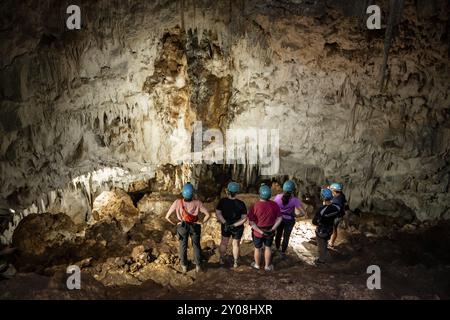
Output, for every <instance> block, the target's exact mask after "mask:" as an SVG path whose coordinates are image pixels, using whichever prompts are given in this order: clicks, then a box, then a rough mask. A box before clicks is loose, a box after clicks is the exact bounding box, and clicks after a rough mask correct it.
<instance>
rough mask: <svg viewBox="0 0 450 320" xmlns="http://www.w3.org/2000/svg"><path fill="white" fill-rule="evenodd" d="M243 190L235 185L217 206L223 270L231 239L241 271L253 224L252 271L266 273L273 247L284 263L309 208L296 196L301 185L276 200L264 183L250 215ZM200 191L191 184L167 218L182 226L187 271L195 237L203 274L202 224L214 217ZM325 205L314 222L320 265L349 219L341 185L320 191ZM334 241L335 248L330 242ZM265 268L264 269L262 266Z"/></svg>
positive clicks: (181, 245) (285, 190)
mask: <svg viewBox="0 0 450 320" xmlns="http://www.w3.org/2000/svg"><path fill="white" fill-rule="evenodd" d="M239 191H240V185H239V184H238V183H237V182H230V183H229V184H228V186H227V188H226V197H224V198H221V199H220V200H219V202H218V204H217V206H216V217H217V221H218V222H219V223H220V224H221V235H222V238H221V242H220V246H219V254H220V259H219V263H220V264H221V265H224V264H225V261H226V260H225V257H226V251H227V247H228V244H229V241H230V238H231V239H232V252H233V261H234V263H233V267H234V268H237V267H238V266H239V257H240V244H241V239H242V236H243V234H244V225H245V223H246V221H249V225H250V227H251V229H252V239H253V245H254V247H255V248H254V261H253V262H252V263H251V267H252V268H254V269H258V270H259V269H262V268H264V270H265V271H272V270H274V266H273V263H272V245H273V242H275V248H276V250H277V251H278V252H279V253H280V255H281V258H282V259H285V258H286V250H287V248H288V245H289V238H290V235H291V232H292V230H293V228H294V225H295V222H296V217H303V216H306V210H305V206H304V205H303V203H302V201H301V200H300V199H299V198H298V197H296V196H295V194H296V185H295V183H294V181H292V180H288V181H285V182H284V184H283V192H282V193H280V194H277V195H276V196H275V197H273V198H272V189H271V188H270V187H269V186H268V185H266V184H262V185H261V186H260V188H259V200H258V201H256V203H254V204H253V205H252V206H250V208H249V209H248V210H247V208H246V205H245V203H244V202H243V201H241V200H239V199H238V198H237V195H238V193H239ZM194 193H195V189H194V186H193V185H192V184H191V183H189V182H188V183H186V184H185V185H184V186H183V188H182V192H181V196H182V197H181V198H180V199H177V200H175V202H174V203H173V204H172V206H171V207H170V209H169V210H168V212H167V214H166V217H165V218H166V220H167V221H168V222H170V223H171V224H172V225H175V226H176V227H177V235H178V239H179V258H180V264H181V268H182V272H183V273H186V272H187V270H188V259H187V247H188V240H189V238H191V241H192V246H193V253H194V263H195V266H196V267H195V270H196V271H197V272H200V271H201V270H202V267H201V246H200V237H201V229H202V225H203V224H205V223H206V222H207V221H208V220H209V218H210V216H211V215H210V213H209V212H208V210H207V209H206V208H205V206H204V205H203V203H202V202H201V201H200V200H196V199H194ZM320 197H321V200H322V205H321V206H320V207H319V208H318V209H317V211H316V212H315V215H314V218H313V219H312V222H313V224H314V225H315V226H316V240H317V246H318V251H319V255H318V258H317V259H316V260H315V263H316V265H320V264H324V263H326V262H327V261H328V260H329V256H328V245H330V246H334V244H335V241H336V238H337V231H338V225H339V223H340V221H341V220H342V218H343V216H344V215H345V208H346V202H347V201H346V197H345V195H344V193H343V185H342V184H341V183H333V184H331V185H330V186H325V187H323V188H322V189H321V191H320ZM174 213H175V214H176V219H177V222H173V221H172V219H171V216H172V215H173V214H174ZM200 213H203V214H204V218H203V221H202V222H200V220H199V214H200ZM329 241H330V243H328V242H329ZM263 263H264V265H263Z"/></svg>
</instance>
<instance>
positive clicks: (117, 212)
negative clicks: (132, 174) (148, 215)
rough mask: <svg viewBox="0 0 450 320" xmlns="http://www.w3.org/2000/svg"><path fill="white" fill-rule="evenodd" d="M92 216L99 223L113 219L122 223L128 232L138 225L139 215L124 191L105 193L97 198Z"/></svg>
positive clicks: (117, 190)
mask: <svg viewBox="0 0 450 320" xmlns="http://www.w3.org/2000/svg"><path fill="white" fill-rule="evenodd" d="M92 215H93V217H94V219H95V220H97V221H99V220H102V219H104V218H106V217H113V218H114V219H116V220H117V221H119V222H120V225H121V227H122V231H123V232H128V231H129V230H130V229H131V228H132V227H133V226H134V224H135V223H136V220H137V217H138V215H139V211H138V209H137V208H136V207H135V206H134V204H133V201H132V200H131V197H130V196H129V195H128V194H127V193H125V192H124V191H123V190H120V189H115V190H113V191H103V192H102V193H101V194H100V195H99V196H98V197H97V198H95V200H94V203H93V206H92Z"/></svg>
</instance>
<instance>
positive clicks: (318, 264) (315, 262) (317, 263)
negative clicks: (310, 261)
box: [314, 259, 325, 266]
mask: <svg viewBox="0 0 450 320" xmlns="http://www.w3.org/2000/svg"><path fill="white" fill-rule="evenodd" d="M314 264H315V265H316V266H320V265H324V264H325V261H322V260H320V259H316V260H314Z"/></svg>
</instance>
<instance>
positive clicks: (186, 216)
mask: <svg viewBox="0 0 450 320" xmlns="http://www.w3.org/2000/svg"><path fill="white" fill-rule="evenodd" d="M181 208H182V215H183V220H184V221H186V222H188V223H194V222H197V221H198V216H194V215H193V214H190V213H189V212H188V211H187V209H186V207H185V206H184V199H181Z"/></svg>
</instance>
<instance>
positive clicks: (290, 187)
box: [283, 180, 295, 193]
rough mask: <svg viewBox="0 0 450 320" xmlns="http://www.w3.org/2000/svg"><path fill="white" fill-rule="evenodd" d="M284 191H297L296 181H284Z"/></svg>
mask: <svg viewBox="0 0 450 320" xmlns="http://www.w3.org/2000/svg"><path fill="white" fill-rule="evenodd" d="M283 191H284V192H290V193H293V192H294V191H295V182H294V181H292V180H288V181H286V182H285V183H283Z"/></svg>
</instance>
